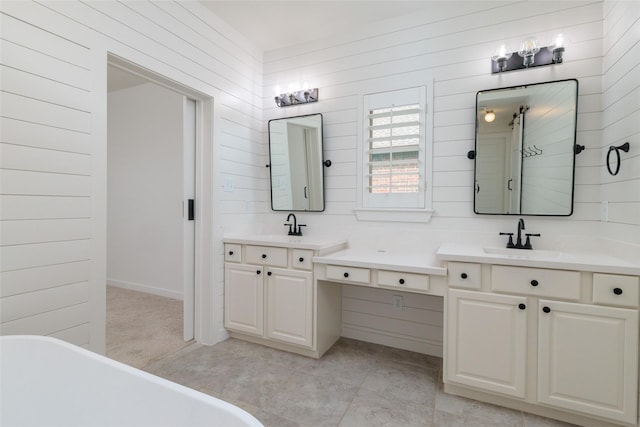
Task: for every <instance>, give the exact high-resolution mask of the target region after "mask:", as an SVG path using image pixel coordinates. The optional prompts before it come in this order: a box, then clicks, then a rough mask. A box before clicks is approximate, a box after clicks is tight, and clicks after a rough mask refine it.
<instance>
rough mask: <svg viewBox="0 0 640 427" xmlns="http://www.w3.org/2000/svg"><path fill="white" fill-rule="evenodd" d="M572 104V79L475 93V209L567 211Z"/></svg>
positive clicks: (570, 203)
mask: <svg viewBox="0 0 640 427" xmlns="http://www.w3.org/2000/svg"><path fill="white" fill-rule="evenodd" d="M577 107H578V81H577V80H575V79H571V80H562V81H553V82H547V83H536V84H530V85H522V86H515V87H508V88H501V89H492V90H483V91H480V92H478V93H477V96H476V144H475V188H474V205H473V206H474V212H475V213H477V214H494V215H549V216H568V215H571V214H572V213H573V181H574V159H575V154H574V153H575V151H574V146H575V143H576V119H577Z"/></svg>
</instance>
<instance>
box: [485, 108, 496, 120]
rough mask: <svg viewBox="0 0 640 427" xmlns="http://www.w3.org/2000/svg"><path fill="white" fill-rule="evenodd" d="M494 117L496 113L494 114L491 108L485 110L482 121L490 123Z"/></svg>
mask: <svg viewBox="0 0 640 427" xmlns="http://www.w3.org/2000/svg"><path fill="white" fill-rule="evenodd" d="M495 119H496V115H495V114H494V112H493V111H492V110H487V112H486V114H485V115H484V121H485V122H487V123H491V122H492V121H494V120H495Z"/></svg>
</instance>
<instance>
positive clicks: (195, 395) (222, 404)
mask: <svg viewBox="0 0 640 427" xmlns="http://www.w3.org/2000/svg"><path fill="white" fill-rule="evenodd" d="M21 340H22V341H41V342H50V343H52V344H53V345H57V346H59V347H63V348H67V349H69V350H71V351H73V352H76V353H80V354H82V355H83V356H85V357H87V358H89V359H92V360H95V361H97V362H98V363H102V364H105V365H108V366H111V367H113V368H115V369H118V370H121V371H124V372H126V373H129V374H131V375H133V376H136V377H141V378H143V379H145V380H147V381H149V382H151V383H153V384H155V385H158V386H159V387H161V388H165V389H170V390H174V391H177V392H179V393H182V394H184V395H186V396H188V397H189V398H191V399H193V400H196V401H198V402H201V403H204V404H215V405H216V406H218V407H219V408H220V409H221V410H223V411H225V412H230V413H233V414H234V416H237V417H238V418H239V419H240V420H241V421H242V422H244V423H246V424H247V425H250V426H256V427H259V426H263V424H262V423H261V422H260V421H258V420H257V419H256V418H255V417H254V416H252V415H251V414H249V413H248V412H247V411H245V410H244V409H242V408H240V407H238V406H236V405H234V404H232V403H229V402H226V401H224V400H222V399H219V398H217V397H214V396H210V395H208V394H205V393H202V392H200V391H197V390H194V389H192V388H189V387H186V386H183V385H181V384H178V383H175V382H173V381H170V380H167V379H165V378H162V377H159V376H157V375H153V374H151V373H149V372H145V371H143V370H141V369H138V368H134V367H132V366H129V365H126V364H124V363H121V362H118V361H116V360H113V359H110V358H108V357H106V356H103V355H100V354H97V353H94V352H92V351H90V350H87V349H85V348H82V347H79V346H76V345H73V344H70V343H68V342H66V341H63V340H60V339H58V338H53V337H47V336H42V335H4V336H0V357H1V354H2V351H3V347H4V345H3V343H4V342H5V341H6V342H10V341H18V342H19V341H21Z"/></svg>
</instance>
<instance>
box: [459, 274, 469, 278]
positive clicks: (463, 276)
mask: <svg viewBox="0 0 640 427" xmlns="http://www.w3.org/2000/svg"><path fill="white" fill-rule="evenodd" d="M460 277H461V278H463V279H466V278H467V277H469V276H467V273H462V274H461V275H460Z"/></svg>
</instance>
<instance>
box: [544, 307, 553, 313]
mask: <svg viewBox="0 0 640 427" xmlns="http://www.w3.org/2000/svg"><path fill="white" fill-rule="evenodd" d="M542 311H544V312H545V313H550V312H551V309H550V308H549V307H542Z"/></svg>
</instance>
